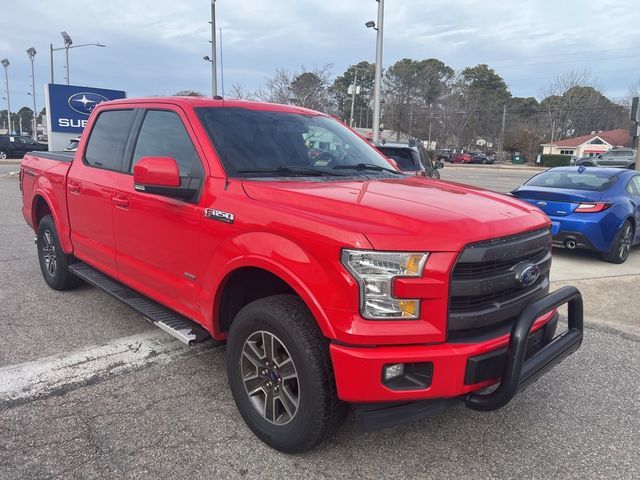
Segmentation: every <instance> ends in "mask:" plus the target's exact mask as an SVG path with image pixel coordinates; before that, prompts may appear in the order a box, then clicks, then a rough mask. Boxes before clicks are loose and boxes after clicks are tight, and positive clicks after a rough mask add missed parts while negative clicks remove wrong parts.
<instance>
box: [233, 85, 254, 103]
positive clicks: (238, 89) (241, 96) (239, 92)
mask: <svg viewBox="0 0 640 480" xmlns="http://www.w3.org/2000/svg"><path fill="white" fill-rule="evenodd" d="M231 98H237V99H238V100H252V99H253V95H252V94H251V93H250V92H248V91H247V90H245V89H244V87H243V86H242V85H241V84H240V83H234V84H233V85H231Z"/></svg>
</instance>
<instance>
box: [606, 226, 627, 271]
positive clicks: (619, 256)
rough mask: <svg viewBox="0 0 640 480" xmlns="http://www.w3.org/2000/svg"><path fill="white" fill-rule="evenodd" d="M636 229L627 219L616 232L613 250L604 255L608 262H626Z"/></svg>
mask: <svg viewBox="0 0 640 480" xmlns="http://www.w3.org/2000/svg"><path fill="white" fill-rule="evenodd" d="M634 233H635V229H634V228H633V225H632V224H631V222H630V221H629V220H627V221H625V222H624V223H623V224H622V227H620V230H618V232H617V233H616V236H615V238H614V239H613V243H612V244H611V250H610V251H609V252H607V253H605V254H604V255H603V258H604V259H605V260H606V261H607V262H611V263H624V262H625V261H626V260H627V258H629V253H630V252H631V243H632V242H633V237H634Z"/></svg>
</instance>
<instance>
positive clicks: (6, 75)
mask: <svg viewBox="0 0 640 480" xmlns="http://www.w3.org/2000/svg"><path fill="white" fill-rule="evenodd" d="M0 63H2V66H3V67H4V82H5V84H6V86H7V120H8V121H9V131H8V133H9V135H11V96H10V93H9V73H8V71H9V65H10V62H9V60H8V59H7V58H4V59H2V60H0Z"/></svg>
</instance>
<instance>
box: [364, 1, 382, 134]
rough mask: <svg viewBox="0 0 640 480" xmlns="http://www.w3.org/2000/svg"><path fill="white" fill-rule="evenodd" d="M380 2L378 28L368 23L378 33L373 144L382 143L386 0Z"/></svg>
mask: <svg viewBox="0 0 640 480" xmlns="http://www.w3.org/2000/svg"><path fill="white" fill-rule="evenodd" d="M376 1H377V2H378V22H377V28H376V26H375V24H373V22H367V27H372V28H375V29H376V30H377V32H376V70H375V82H374V86H373V127H372V128H373V142H374V143H378V142H379V141H380V100H381V98H380V97H381V94H380V93H381V90H382V33H383V24H384V0H376Z"/></svg>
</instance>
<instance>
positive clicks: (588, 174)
mask: <svg viewBox="0 0 640 480" xmlns="http://www.w3.org/2000/svg"><path fill="white" fill-rule="evenodd" d="M616 175H617V173H615V172H614V173H611V172H603V171H597V170H583V171H580V170H575V171H569V172H567V171H553V170H550V171H548V172H542V173H540V174H538V175H536V176H535V177H533V178H532V179H531V180H529V181H528V182H527V183H526V184H525V185H526V186H527V187H546V188H566V189H570V190H589V191H594V192H602V191H604V190H606V189H608V188H609V187H610V186H611V185H612V184H613V183H614V182H615V181H616Z"/></svg>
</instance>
